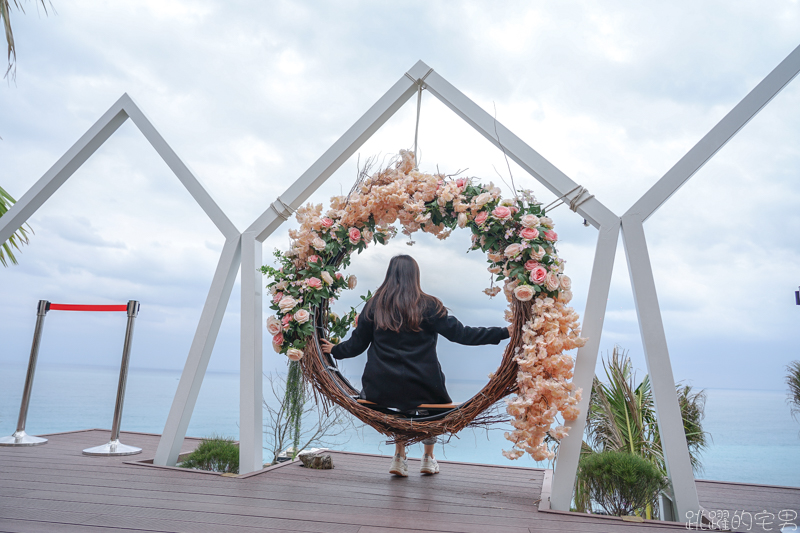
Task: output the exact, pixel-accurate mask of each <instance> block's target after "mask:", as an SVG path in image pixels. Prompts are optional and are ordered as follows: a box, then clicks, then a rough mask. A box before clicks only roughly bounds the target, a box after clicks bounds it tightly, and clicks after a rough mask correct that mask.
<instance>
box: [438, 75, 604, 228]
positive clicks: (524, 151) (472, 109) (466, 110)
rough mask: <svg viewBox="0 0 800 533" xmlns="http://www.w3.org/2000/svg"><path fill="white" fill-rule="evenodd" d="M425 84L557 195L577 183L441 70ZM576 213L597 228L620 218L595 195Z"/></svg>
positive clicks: (561, 194) (565, 192) (559, 195)
mask: <svg viewBox="0 0 800 533" xmlns="http://www.w3.org/2000/svg"><path fill="white" fill-rule="evenodd" d="M424 84H425V87H426V88H427V89H428V91H430V93H431V94H433V95H434V96H435V97H436V98H438V99H439V100H440V101H441V102H442V103H443V104H444V105H446V106H447V107H449V108H450V109H451V110H453V112H455V113H456V114H457V115H458V116H460V117H461V118H462V119H464V121H465V122H467V124H469V125H470V126H472V127H473V128H475V129H476V130H477V131H478V132H479V133H480V134H481V135H483V136H484V137H485V138H486V139H487V140H488V141H489V142H490V143H492V144H493V145H495V146H496V147H498V148H500V149H502V150H503V151H505V153H506V154H507V155H508V157H509V158H510V159H513V160H514V161H516V162H517V164H519V165H520V166H521V167H522V168H524V169H525V170H526V171H527V172H528V173H530V174H531V175H532V176H533V177H534V178H536V179H537V180H538V181H539V182H540V183H541V184H542V185H544V186H545V187H547V189H548V190H549V191H550V192H552V193H553V194H555V195H556V196H558V197H561V196H564V195H566V194H567V193H568V192H569V191H572V190H573V189H575V187H577V186H578V184H577V183H575V182H574V181H572V179H570V178H569V177H568V176H567V175H566V174H564V173H563V172H561V171H560V170H559V169H558V168H556V166H555V165H553V164H552V163H550V161H548V160H547V159H545V158H544V157H542V155H541V154H539V153H538V152H537V151H536V150H534V149H533V148H531V147H530V146H528V145H527V144H526V143H525V142H524V141H522V139H520V138H519V137H517V136H516V135H514V134H513V133H512V132H511V131H510V130H509V129H508V128H506V127H505V126H503V125H502V124H501V123H500V122H499V121H497V120H495V118H494V117H493V116H491V115H490V114H489V113H487V112H486V111H484V110H483V109H482V108H481V107H480V106H479V105H477V104H476V103H475V102H473V101H472V100H470V99H469V98H468V97H467V96H466V95H465V94H464V93H462V92H461V91H459V90H458V89H456V88H455V87H454V86H452V85H451V84H450V83H449V82H448V81H447V80H445V79H444V78H443V77H441V76H440V75H439V74H438V73H436V72H431V73H430V75H428V77H427V78H425V81H424ZM501 145H502V146H501ZM575 194H577V191H576V192H575V193H573V194H571V195H569V196H568V197H567V198H568V199H570V198H573V197H574V196H575ZM577 213H578V214H580V215H581V216H582V217H583V218H585V219H586V220H587V221H588V222H590V223H591V224H592V225H593V226H595V227H597V228H599V227H600V226H601V225H603V224H605V225H608V226H612V225H613V224H614V223H615V221H617V220H618V217H617V216H616V215H615V214H614V213H612V212H611V211H610V210H609V209H608V208H606V207H605V206H604V205H603V204H601V203H600V202H599V201H598V200H597V199H596V198H592V199H590V200H587V201H586V202H584V203H583V204H581V205H580V206H579V207H578V209H577Z"/></svg>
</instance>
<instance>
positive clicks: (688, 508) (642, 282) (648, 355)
mask: <svg viewBox="0 0 800 533" xmlns="http://www.w3.org/2000/svg"><path fill="white" fill-rule="evenodd" d="M643 223H644V220H642V219H641V218H638V217H634V216H631V215H625V216H623V217H622V237H623V242H624V245H625V255H626V257H627V259H628V270H629V272H630V276H631V285H632V287H633V300H634V303H635V304H636V314H637V315H638V317H639V329H640V331H641V335H642V344H643V346H644V356H645V360H646V361H647V373H648V375H649V376H650V387H651V389H652V391H653V400H654V403H655V408H656V417H657V419H658V432H659V435H660V437H661V448H662V450H663V452H664V462H665V463H666V466H667V476H668V477H669V480H670V482H671V483H672V490H673V493H674V495H675V510H676V512H677V515H678V516H677V517H675V518H676V520H678V521H683V520H684V518H685V517H687V516H694V514H687V513H697V512H699V511H700V501H699V500H698V498H697V489H696V487H695V483H694V474H693V472H692V464H691V461H690V460H689V448H688V445H687V443H686V434H685V432H684V429H683V419H682V417H681V410H680V406H679V405H678V395H677V393H676V391H675V378H674V376H673V374H672V364H671V363H670V360H669V350H668V349H667V337H666V334H665V333H664V324H663V322H662V320H661V309H660V308H659V305H658V295H657V294H656V284H655V280H654V278H653V269H652V266H651V264H650V254H649V252H648V250H647V240H646V238H645V234H644V226H643Z"/></svg>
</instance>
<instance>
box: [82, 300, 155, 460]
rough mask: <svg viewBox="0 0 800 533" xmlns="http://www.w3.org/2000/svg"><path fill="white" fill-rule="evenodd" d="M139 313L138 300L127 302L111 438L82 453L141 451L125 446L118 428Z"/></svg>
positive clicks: (131, 452)
mask: <svg viewBox="0 0 800 533" xmlns="http://www.w3.org/2000/svg"><path fill="white" fill-rule="evenodd" d="M138 314H139V302H137V301H136V300H130V301H129V302H128V327H127V329H126V330H125V346H124V348H123V349H122V363H121V364H120V367H119V384H118V385H117V403H116V405H115V406H114V422H112V424H111V440H110V441H109V442H108V443H107V444H103V445H101V446H95V447H94V448H86V449H85V450H83V454H84V455H135V454H137V453H142V449H141V448H137V447H136V446H127V445H125V444H122V443H121V442H120V441H119V428H120V424H121V423H122V405H123V403H124V402H125V384H126V383H127V381H128V361H129V360H130V355H131V344H132V343H133V323H134V320H136V315H138Z"/></svg>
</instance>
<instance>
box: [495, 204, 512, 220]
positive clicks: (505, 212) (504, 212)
mask: <svg viewBox="0 0 800 533" xmlns="http://www.w3.org/2000/svg"><path fill="white" fill-rule="evenodd" d="M492 215H493V216H494V217H495V218H498V219H500V220H505V219H507V218H508V217H510V216H511V209H509V208H507V207H506V206H504V205H500V206H497V207H495V208H494V211H492Z"/></svg>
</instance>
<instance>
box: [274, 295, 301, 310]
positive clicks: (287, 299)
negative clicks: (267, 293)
mask: <svg viewBox="0 0 800 533" xmlns="http://www.w3.org/2000/svg"><path fill="white" fill-rule="evenodd" d="M295 305H297V300H295V299H294V298H292V297H291V296H284V297H283V298H281V301H279V302H278V307H280V309H281V311H283V312H284V313H286V312H287V311H291V310H292V309H294V306H295Z"/></svg>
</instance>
